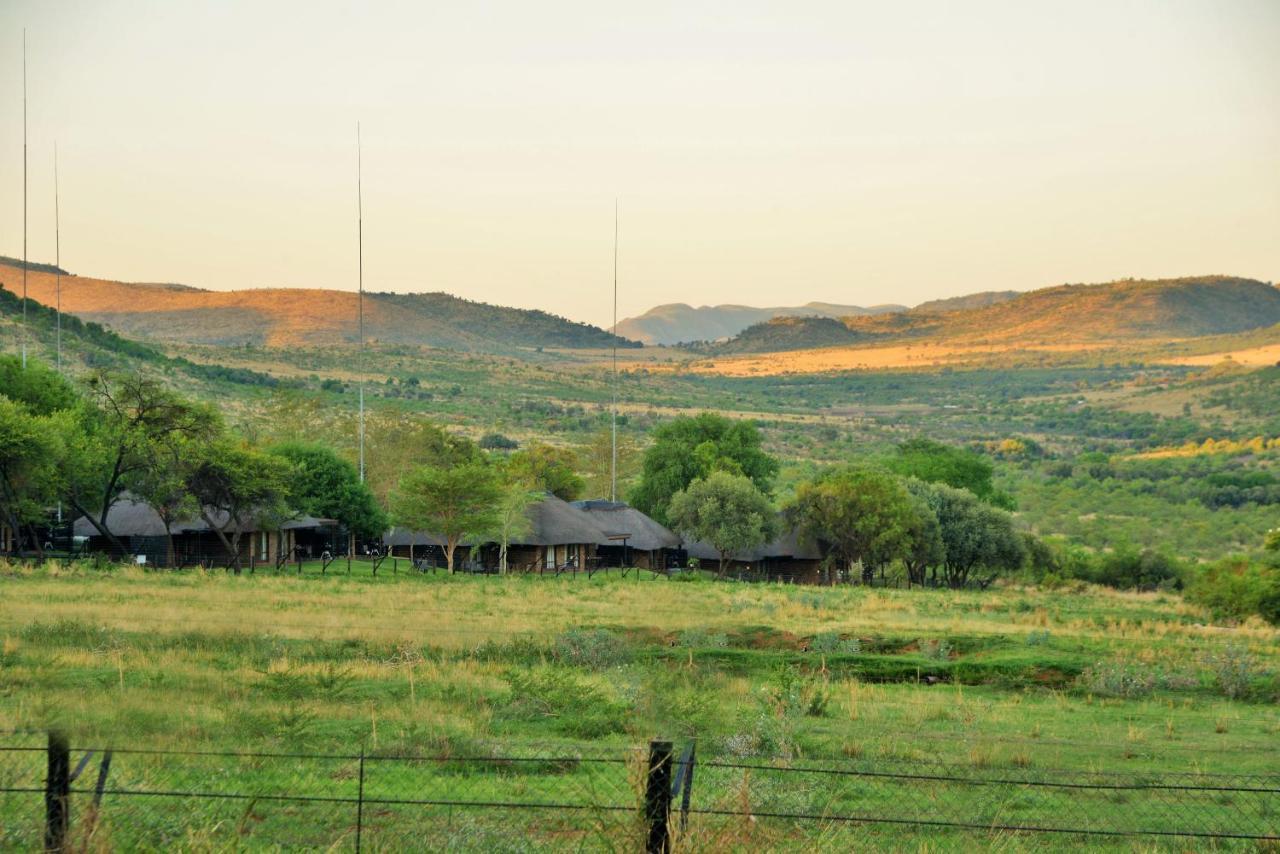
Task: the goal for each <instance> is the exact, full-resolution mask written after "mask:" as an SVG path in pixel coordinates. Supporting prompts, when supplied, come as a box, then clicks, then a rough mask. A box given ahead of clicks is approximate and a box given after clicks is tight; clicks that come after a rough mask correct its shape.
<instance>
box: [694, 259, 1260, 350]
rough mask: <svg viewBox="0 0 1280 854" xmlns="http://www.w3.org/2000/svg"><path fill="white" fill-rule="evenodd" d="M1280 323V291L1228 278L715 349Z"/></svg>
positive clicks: (1094, 289) (751, 330) (1078, 338)
mask: <svg viewBox="0 0 1280 854" xmlns="http://www.w3.org/2000/svg"><path fill="white" fill-rule="evenodd" d="M1009 294H1012V296H1009ZM956 306H959V307H958V308H956ZM966 306H967V307H966ZM1277 323H1280V288H1277V287H1275V286H1273V285H1270V284H1268V283H1266V282H1260V281H1257V280H1255V279H1244V278H1239V277H1234V276H1219V275H1215V276H1192V277H1186V278H1181V279H1155V280H1133V279H1126V280H1123V281H1117V282H1107V283H1103V284H1094V285H1059V286H1057V287H1050V288H1041V289H1040V290H1034V291H1027V292H1025V293H1020V292H990V293H985V294H974V295H972V296H970V297H959V298H956V299H954V300H935V301H933V302H931V303H924V304H922V305H920V306H917V307H916V308H913V309H911V310H909V311H904V312H897V313H893V314H882V315H876V316H865V315H862V316H849V317H844V318H841V319H840V320H839V321H837V322H835V323H833V322H832V320H831V319H830V318H818V317H812V318H803V319H791V320H788V319H784V318H779V319H774V320H771V321H766V322H764V323H759V324H755V325H753V326H750V327H748V328H747V329H745V330H743V331H742V332H741V333H740V334H739V335H737V336H736V337H734V338H733V339H730V340H729V341H726V342H723V343H721V344H718V345H716V346H715V347H712V348H709V349H710V351H711V352H715V353H719V354H726V355H727V354H734V353H767V352H780V351H784V350H802V349H810V348H820V347H832V346H840V345H844V344H848V345H853V344H866V343H890V342H894V341H910V340H916V339H928V340H929V341H934V342H937V341H970V342H972V341H978V340H981V341H984V342H987V343H1009V344H1015V343H1016V344H1025V345H1035V344H1042V345H1044V344H1048V345H1052V344H1065V343H1088V342H1123V341H1127V340H1139V339H1150V338H1196V337H1200V336H1205V335H1223V334H1230V333H1235V332H1246V331H1249V330H1253V329H1261V328H1264V327H1268V326H1273V325H1275V324H1277ZM838 327H843V331H841V329H840V328H838Z"/></svg>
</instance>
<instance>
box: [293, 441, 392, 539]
mask: <svg viewBox="0 0 1280 854" xmlns="http://www.w3.org/2000/svg"><path fill="white" fill-rule="evenodd" d="M269 453H271V454H274V455H276V456H278V457H281V458H282V459H285V460H288V462H289V463H290V465H291V466H292V468H293V473H292V475H291V482H290V497H291V500H292V503H293V506H294V507H295V508H296V509H297V510H298V511H299V512H302V513H306V514H307V515H310V516H316V517H318V518H321V519H336V520H338V521H339V522H341V523H342V525H343V526H345V527H346V528H347V530H348V531H351V532H352V533H353V534H354V535H355V536H356V537H358V538H360V539H366V540H371V539H376V538H378V537H381V536H382V535H383V533H385V532H386V530H387V524H388V522H387V514H386V512H385V511H384V510H383V509H382V508H381V507H379V506H378V502H377V500H376V499H375V498H374V497H373V492H372V491H371V490H370V489H369V487H368V485H367V484H365V483H361V482H360V473H359V472H358V471H357V470H356V467H355V466H354V465H352V464H351V463H350V462H349V461H347V460H344V459H343V458H342V457H340V456H338V454H337V453H336V452H335V451H334V450H333V449H332V448H330V447H329V446H327V445H321V444H319V443H316V442H285V443H284V444H280V445H276V446H275V447H273V448H271V449H269Z"/></svg>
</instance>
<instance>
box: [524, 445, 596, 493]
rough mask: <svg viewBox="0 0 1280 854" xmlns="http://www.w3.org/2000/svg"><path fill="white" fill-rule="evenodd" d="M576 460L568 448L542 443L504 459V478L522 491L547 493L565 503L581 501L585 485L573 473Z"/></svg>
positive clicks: (579, 477)
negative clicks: (519, 486) (524, 488)
mask: <svg viewBox="0 0 1280 854" xmlns="http://www.w3.org/2000/svg"><path fill="white" fill-rule="evenodd" d="M577 463H578V459H577V457H576V456H575V455H574V453H573V451H571V450H569V449H568V448H557V447H555V446H554V445H548V444H545V443H543V442H538V443H535V444H532V445H530V446H528V447H527V448H525V449H524V450H520V451H516V452H515V453H513V454H512V455H511V456H510V457H509V458H508V459H507V465H506V471H507V477H508V478H509V479H510V480H512V481H514V482H517V483H522V484H524V485H525V487H526V488H528V489H532V490H536V491H538V492H550V493H551V494H552V495H555V496H556V497H557V498H562V499H564V500H565V501H574V500H576V499H578V498H581V497H582V491H583V490H584V489H585V488H586V482H585V481H584V480H583V479H582V477H581V475H579V474H578V472H577V471H576V470H575V469H576V468H577Z"/></svg>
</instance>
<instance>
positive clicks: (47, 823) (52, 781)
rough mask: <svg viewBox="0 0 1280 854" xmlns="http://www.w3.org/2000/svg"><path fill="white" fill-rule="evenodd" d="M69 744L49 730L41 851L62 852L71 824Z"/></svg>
mask: <svg viewBox="0 0 1280 854" xmlns="http://www.w3.org/2000/svg"><path fill="white" fill-rule="evenodd" d="M70 797H71V745H70V744H69V743H68V742H67V736H66V735H65V734H64V733H62V732H59V731H57V730H49V772H48V775H47V776H46V777H45V781H44V850H45V851H62V850H63V845H64V843H65V842H66V839H67V827H68V825H69V824H70V823H71V803H70Z"/></svg>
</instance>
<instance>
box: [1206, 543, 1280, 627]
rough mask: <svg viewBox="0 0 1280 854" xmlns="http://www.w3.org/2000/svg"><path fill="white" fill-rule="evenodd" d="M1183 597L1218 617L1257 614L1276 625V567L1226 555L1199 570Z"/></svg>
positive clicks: (1279, 572)
mask: <svg viewBox="0 0 1280 854" xmlns="http://www.w3.org/2000/svg"><path fill="white" fill-rule="evenodd" d="M1186 595H1187V599H1188V600H1190V601H1192V602H1195V603H1196V604H1199V605H1204V606H1205V607H1206V608H1208V609H1209V610H1210V611H1212V612H1213V614H1214V616H1215V617H1217V618H1219V619H1231V620H1241V619H1244V618H1245V617H1248V616H1250V615H1251V614H1257V615H1258V616H1260V617H1262V618H1263V619H1264V620H1266V621H1268V622H1270V623H1272V624H1274V625H1280V568H1277V567H1275V566H1268V565H1267V564H1262V563H1255V562H1253V561H1250V560H1249V559H1248V558H1244V557H1230V558H1225V559H1223V560H1220V561H1218V562H1217V563H1214V564H1210V565H1209V566H1207V567H1204V568H1203V569H1201V570H1200V571H1199V573H1198V574H1197V575H1196V576H1195V578H1194V580H1193V581H1192V582H1191V585H1190V586H1189V587H1188V588H1187V594H1186Z"/></svg>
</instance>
